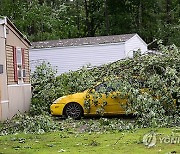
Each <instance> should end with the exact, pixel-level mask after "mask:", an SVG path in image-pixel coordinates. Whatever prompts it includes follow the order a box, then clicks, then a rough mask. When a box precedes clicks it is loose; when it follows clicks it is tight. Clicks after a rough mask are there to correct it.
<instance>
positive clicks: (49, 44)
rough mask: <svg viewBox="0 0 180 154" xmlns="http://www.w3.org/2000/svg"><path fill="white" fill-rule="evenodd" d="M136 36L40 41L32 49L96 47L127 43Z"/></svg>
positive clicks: (34, 43) (33, 44)
mask: <svg viewBox="0 0 180 154" xmlns="http://www.w3.org/2000/svg"><path fill="white" fill-rule="evenodd" d="M134 35H136V34H124V35H112V36H97V37H86V38H73V39H62V40H50V41H40V42H33V43H32V48H35V49H39V48H53V47H67V46H81V45H95V44H106V43H118V42H126V41H127V40H129V39H130V38H132V37H133V36H134Z"/></svg>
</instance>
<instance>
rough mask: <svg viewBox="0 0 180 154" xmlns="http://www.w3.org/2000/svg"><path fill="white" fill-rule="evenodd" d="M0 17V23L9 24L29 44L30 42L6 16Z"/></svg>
mask: <svg viewBox="0 0 180 154" xmlns="http://www.w3.org/2000/svg"><path fill="white" fill-rule="evenodd" d="M0 19H2V21H0V24H9V25H10V26H11V27H12V28H13V29H14V30H15V31H16V32H17V33H18V34H19V35H20V37H22V38H23V39H24V40H25V41H26V42H27V43H28V44H29V45H30V46H31V42H30V41H29V40H28V39H27V37H26V36H25V35H24V34H22V33H21V32H20V31H19V30H18V29H17V28H16V26H15V25H14V24H13V23H12V22H11V20H9V18H8V17H3V16H0Z"/></svg>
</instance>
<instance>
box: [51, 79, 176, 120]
mask: <svg viewBox="0 0 180 154" xmlns="http://www.w3.org/2000/svg"><path fill="white" fill-rule="evenodd" d="M115 84H116V83H115ZM118 84H119V83H118ZM140 84H141V83H140ZM141 87H142V89H140V91H141V92H142V93H144V92H148V93H149V91H148V88H145V87H144V86H141ZM102 89H104V92H102ZM107 92H108V94H105V93H107ZM100 93H101V94H100ZM93 94H97V95H98V94H100V95H101V96H100V97H97V98H96V96H97V95H93ZM118 94H120V93H119V92H117V91H115V89H113V88H112V86H111V85H108V84H107V83H106V82H104V83H99V84H97V85H96V86H94V87H93V88H91V89H88V90H85V91H84V92H81V93H75V94H72V95H68V96H63V97H60V98H58V99H57V100H56V101H54V102H53V104H52V105H51V106H50V110H51V114H52V115H60V116H65V117H72V118H73V119H80V118H81V117H82V116H86V115H97V111H98V110H99V109H103V114H104V115H118V114H126V105H128V104H127V102H128V99H127V97H126V96H124V97H123V98H122V97H116V96H117V95H118ZM94 96H95V97H94ZM156 98H158V97H156ZM87 100H88V105H87V104H86V102H87ZM174 103H175V100H174ZM175 104H176V103H175Z"/></svg>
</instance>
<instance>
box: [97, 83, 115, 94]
mask: <svg viewBox="0 0 180 154" xmlns="http://www.w3.org/2000/svg"><path fill="white" fill-rule="evenodd" d="M95 91H96V92H111V91H115V88H113V86H112V85H110V84H109V83H101V84H99V85H97V86H96V87H95Z"/></svg>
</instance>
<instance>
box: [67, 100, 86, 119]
mask: <svg viewBox="0 0 180 154" xmlns="http://www.w3.org/2000/svg"><path fill="white" fill-rule="evenodd" d="M63 114H64V116H65V117H71V118H73V119H76V120H78V119H81V117H82V116H83V109H82V107H81V105H79V104H78V103H75V102H73V103H68V104H67V105H66V106H65V108H64V111H63Z"/></svg>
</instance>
